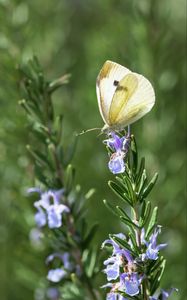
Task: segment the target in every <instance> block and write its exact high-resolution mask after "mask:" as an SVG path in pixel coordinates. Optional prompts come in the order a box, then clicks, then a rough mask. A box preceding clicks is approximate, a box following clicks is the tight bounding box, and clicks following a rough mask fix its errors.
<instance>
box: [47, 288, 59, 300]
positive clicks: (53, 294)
mask: <svg viewBox="0 0 187 300" xmlns="http://www.w3.org/2000/svg"><path fill="white" fill-rule="evenodd" d="M46 294H47V297H48V298H49V299H50V300H57V299H59V297H60V293H59V290H58V289H57V288H55V287H50V288H48V289H47V292H46Z"/></svg>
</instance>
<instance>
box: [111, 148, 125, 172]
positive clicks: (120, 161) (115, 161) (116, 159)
mask: <svg viewBox="0 0 187 300" xmlns="http://www.w3.org/2000/svg"><path fill="white" fill-rule="evenodd" d="M108 167H109V170H110V171H111V172H112V173H113V174H120V173H124V172H125V163H124V153H123V152H122V151H118V152H115V153H113V154H112V156H111V157H110V160H109V162H108Z"/></svg>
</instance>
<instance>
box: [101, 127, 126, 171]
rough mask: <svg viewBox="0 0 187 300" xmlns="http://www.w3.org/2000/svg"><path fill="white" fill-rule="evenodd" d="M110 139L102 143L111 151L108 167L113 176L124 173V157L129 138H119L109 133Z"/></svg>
mask: <svg viewBox="0 0 187 300" xmlns="http://www.w3.org/2000/svg"><path fill="white" fill-rule="evenodd" d="M110 135H111V137H110V138H109V139H107V140H105V141H104V143H105V144H106V145H107V146H108V147H109V148H110V149H111V150H112V152H113V154H112V155H111V156H110V160H109V163H108V167H109V169H110V171H111V172H112V173H113V174H119V173H124V171H125V163H124V157H125V155H126V154H127V152H128V144H129V137H126V136H124V137H119V136H118V135H117V134H115V133H114V132H111V133H110Z"/></svg>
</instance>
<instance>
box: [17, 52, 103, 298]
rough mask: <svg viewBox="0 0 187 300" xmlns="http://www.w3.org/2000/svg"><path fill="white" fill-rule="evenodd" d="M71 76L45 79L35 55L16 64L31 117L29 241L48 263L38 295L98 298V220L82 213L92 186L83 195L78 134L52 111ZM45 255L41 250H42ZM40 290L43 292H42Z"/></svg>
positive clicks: (23, 105)
mask: <svg viewBox="0 0 187 300" xmlns="http://www.w3.org/2000/svg"><path fill="white" fill-rule="evenodd" d="M68 79H69V75H64V76H62V77H61V78H58V79H57V80H54V81H48V80H46V79H45V77H44V74H43V71H42V69H41V66H40V64H39V62H38V60H37V58H36V57H34V58H33V59H32V60H30V61H29V62H28V63H27V64H24V65H22V66H21V67H20V87H21V92H22V96H23V99H22V100H20V101H19V104H20V105H21V106H22V107H23V108H24V109H25V111H26V113H27V116H28V121H29V128H28V131H29V136H30V144H29V145H27V150H28V152H29V154H30V157H31V160H32V168H31V170H30V171H31V172H32V173H33V180H34V187H32V188H29V189H28V193H29V197H31V201H32V200H33V206H34V210H35V222H36V228H34V229H33V230H32V234H31V235H32V240H33V241H35V242H36V243H38V242H39V243H42V244H43V247H44V248H45V254H46V253H47V257H45V259H44V257H43V259H44V261H45V262H46V266H47V268H48V274H46V277H47V279H48V280H46V281H45V280H44V284H43V286H42V291H41V289H40V293H39V294H38V293H36V298H37V299H41V297H43V298H42V299H46V298H47V299H48V298H49V299H53V300H57V299H72V300H73V299H93V300H94V299H97V297H98V296H99V292H96V291H95V288H94V277H95V275H96V274H97V272H98V266H97V264H96V263H97V257H98V249H97V246H95V245H93V237H94V233H95V232H96V229H97V224H94V225H93V226H92V227H91V228H90V229H89V230H88V226H87V221H86V218H85V214H86V205H87V200H88V199H90V197H91V196H92V194H93V192H94V190H93V189H91V190H89V191H88V192H87V193H86V194H83V193H82V191H81V188H80V186H79V185H76V184H75V181H74V177H75V169H74V167H73V166H72V164H71V161H72V158H73V155H74V151H75V147H76V142H77V138H76V136H74V137H70V138H69V140H68V142H67V141H66V140H64V139H63V133H64V130H65V129H64V126H63V116H62V114H59V113H56V112H55V111H54V105H53V101H52V95H53V93H54V92H55V91H56V90H57V89H58V88H60V87H61V86H63V85H64V84H66V83H67V82H68ZM45 254H44V255H45ZM41 294H42V296H41Z"/></svg>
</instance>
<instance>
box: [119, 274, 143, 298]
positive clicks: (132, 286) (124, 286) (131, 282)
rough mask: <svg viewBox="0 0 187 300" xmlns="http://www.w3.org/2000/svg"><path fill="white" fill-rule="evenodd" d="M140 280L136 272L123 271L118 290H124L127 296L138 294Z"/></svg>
mask: <svg viewBox="0 0 187 300" xmlns="http://www.w3.org/2000/svg"><path fill="white" fill-rule="evenodd" d="M141 280H142V278H139V277H138V274H137V273H136V272H132V273H131V274H130V273H123V274H121V276H120V287H119V290H122V291H124V292H125V293H126V294H127V295H129V296H135V295H137V294H139V287H140V283H141Z"/></svg>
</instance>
